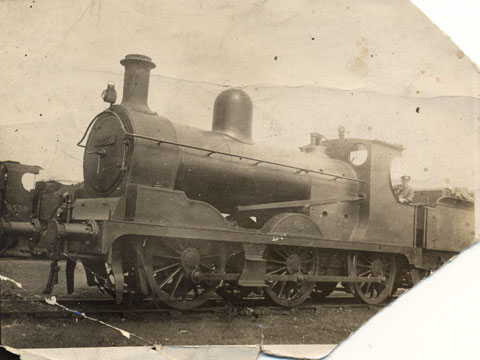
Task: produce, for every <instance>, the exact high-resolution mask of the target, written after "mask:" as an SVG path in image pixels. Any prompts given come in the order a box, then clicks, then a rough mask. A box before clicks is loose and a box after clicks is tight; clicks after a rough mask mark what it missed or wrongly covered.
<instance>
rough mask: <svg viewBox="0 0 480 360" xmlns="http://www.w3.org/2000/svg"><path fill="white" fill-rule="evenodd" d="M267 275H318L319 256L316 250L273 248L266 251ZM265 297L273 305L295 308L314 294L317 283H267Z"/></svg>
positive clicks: (291, 247)
mask: <svg viewBox="0 0 480 360" xmlns="http://www.w3.org/2000/svg"><path fill="white" fill-rule="evenodd" d="M264 259H265V260H266V269H267V270H266V273H267V275H302V274H303V275H317V274H318V263H319V260H318V255H317V252H316V251H315V250H314V249H309V248H302V247H293V246H273V245H270V246H268V247H267V248H266V249H265V252H264ZM266 284H267V286H266V287H265V295H266V297H267V298H269V299H270V300H271V301H272V302H273V303H275V304H277V305H280V306H285V307H293V306H298V305H300V304H301V303H303V302H304V301H305V300H306V299H307V298H308V297H309V296H310V294H311V293H312V291H313V287H314V286H315V283H313V282H310V281H305V280H304V281H299V282H296V281H281V280H276V281H267V282H266Z"/></svg>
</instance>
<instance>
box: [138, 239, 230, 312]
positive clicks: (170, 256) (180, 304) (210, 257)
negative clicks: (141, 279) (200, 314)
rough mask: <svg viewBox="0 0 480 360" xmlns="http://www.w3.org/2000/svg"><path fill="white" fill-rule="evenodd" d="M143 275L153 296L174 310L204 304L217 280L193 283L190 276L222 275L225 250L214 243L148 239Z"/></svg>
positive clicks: (193, 278)
mask: <svg viewBox="0 0 480 360" xmlns="http://www.w3.org/2000/svg"><path fill="white" fill-rule="evenodd" d="M144 253H145V265H144V266H145V272H146V274H147V280H148V283H149V285H150V288H151V289H152V292H153V294H154V296H155V297H156V298H157V299H159V300H161V301H163V302H164V303H166V304H167V305H169V306H170V307H173V308H176V309H191V308H194V307H197V306H200V305H202V304H204V303H205V302H206V301H208V299H209V297H210V296H211V295H212V294H213V293H214V292H215V290H216V289H217V286H218V283H219V281H217V280H203V281H197V280H195V279H196V277H195V276H194V274H199V273H200V274H202V273H207V274H211V273H217V274H223V273H225V262H226V256H225V247H224V245H223V244H220V243H218V242H210V241H202V240H183V239H158V240H148V241H147V243H146V245H145V252H144Z"/></svg>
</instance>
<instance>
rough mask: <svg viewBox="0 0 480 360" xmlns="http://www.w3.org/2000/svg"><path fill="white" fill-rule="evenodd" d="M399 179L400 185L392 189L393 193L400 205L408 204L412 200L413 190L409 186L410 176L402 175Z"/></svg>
mask: <svg viewBox="0 0 480 360" xmlns="http://www.w3.org/2000/svg"><path fill="white" fill-rule="evenodd" d="M400 179H401V180H402V183H401V184H398V185H395V186H394V187H393V193H394V194H395V196H396V197H397V199H398V201H399V202H401V203H402V204H409V203H410V202H412V200H413V189H412V187H411V186H410V185H409V182H410V176H408V175H404V176H402V177H401V178H400Z"/></svg>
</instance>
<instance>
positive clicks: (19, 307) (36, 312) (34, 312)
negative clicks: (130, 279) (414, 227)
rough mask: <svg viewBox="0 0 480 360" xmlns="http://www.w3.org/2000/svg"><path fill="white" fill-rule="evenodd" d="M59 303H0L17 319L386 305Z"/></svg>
mask: <svg viewBox="0 0 480 360" xmlns="http://www.w3.org/2000/svg"><path fill="white" fill-rule="evenodd" d="M57 302H58V303H59V304H60V305H63V306H65V307H66V308H68V309H70V310H72V311H68V310H65V309H62V308H60V307H57V306H51V305H48V304H46V303H45V300H44V299H42V298H26V299H3V300H2V301H1V302H0V306H1V318H2V319H9V318H17V317H25V316H27V317H34V318H42V319H45V318H72V317H79V316H81V315H80V314H81V313H84V314H86V315H88V316H120V317H126V316H128V317H132V316H135V315H138V316H140V315H142V314H174V315H175V314H179V313H181V312H186V313H197V314H198V313H217V314H238V315H244V316H252V317H257V316H259V315H262V314H272V313H287V314H288V313H292V312H296V311H301V312H305V311H306V312H308V311H312V312H315V311H317V310H320V309H324V308H339V309H343V308H369V307H371V308H376V309H378V308H381V307H383V306H384V305H385V304H384V305H375V306H372V305H368V304H364V303H360V302H359V301H358V300H356V299H354V298H353V297H348V296H335V297H331V298H327V299H325V301H324V302H322V303H318V302H313V301H307V302H306V303H304V304H303V305H301V306H298V307H295V308H291V309H290V308H282V307H278V306H269V305H265V301H264V299H263V298H261V297H252V298H247V299H244V300H243V302H242V303H241V304H231V303H228V302H226V301H225V300H223V299H221V298H214V299H211V300H209V301H208V302H207V303H206V304H205V305H204V306H202V307H198V308H194V309H190V310H187V311H181V310H178V309H172V308H169V307H167V306H166V305H163V304H159V303H158V302H155V301H154V300H153V299H146V300H143V301H142V302H141V303H140V304H136V305H135V307H134V306H127V305H124V304H121V305H117V304H115V302H114V300H113V299H105V298H102V299H71V298H70V299H57Z"/></svg>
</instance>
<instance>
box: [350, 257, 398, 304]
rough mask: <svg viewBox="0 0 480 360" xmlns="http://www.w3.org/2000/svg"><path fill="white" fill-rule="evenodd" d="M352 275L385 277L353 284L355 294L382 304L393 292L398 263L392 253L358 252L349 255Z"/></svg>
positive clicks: (367, 300)
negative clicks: (381, 279)
mask: <svg viewBox="0 0 480 360" xmlns="http://www.w3.org/2000/svg"><path fill="white" fill-rule="evenodd" d="M348 261H349V264H348V265H349V273H350V276H356V277H364V278H366V279H367V278H372V277H383V278H384V280H383V281H381V282H360V283H354V284H353V290H354V292H355V295H356V296H357V297H359V298H360V299H361V300H362V301H363V302H365V303H367V304H371V305H377V304H381V303H382V302H383V301H385V300H386V299H387V298H388V297H389V296H390V295H391V293H392V290H393V285H394V282H395V276H396V273H397V265H396V262H395V258H394V257H393V256H391V255H382V254H368V253H357V254H354V255H352V256H350V257H349V260H348Z"/></svg>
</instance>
